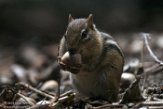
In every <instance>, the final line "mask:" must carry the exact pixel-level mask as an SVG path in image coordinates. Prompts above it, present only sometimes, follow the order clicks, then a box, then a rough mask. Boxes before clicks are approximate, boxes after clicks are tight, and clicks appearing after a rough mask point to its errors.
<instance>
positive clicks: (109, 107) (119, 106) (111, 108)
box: [88, 104, 124, 109]
mask: <svg viewBox="0 0 163 109" xmlns="http://www.w3.org/2000/svg"><path fill="white" fill-rule="evenodd" d="M123 106H124V105H123V104H106V105H102V106H98V107H88V109H116V108H117V109H122V107H123Z"/></svg>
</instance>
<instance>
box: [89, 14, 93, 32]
mask: <svg viewBox="0 0 163 109" xmlns="http://www.w3.org/2000/svg"><path fill="white" fill-rule="evenodd" d="M87 24H88V27H89V28H91V29H94V26H93V15H92V14H89V16H88V18H87Z"/></svg>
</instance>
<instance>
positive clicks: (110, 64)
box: [59, 14, 124, 102]
mask: <svg viewBox="0 0 163 109" xmlns="http://www.w3.org/2000/svg"><path fill="white" fill-rule="evenodd" d="M59 63H60V65H61V67H62V68H63V69H64V70H68V71H70V72H71V80H72V83H73V85H74V87H75V88H76V89H77V91H78V92H79V93H80V94H82V95H84V96H86V97H89V98H90V99H95V100H97V99H102V100H107V101H109V102H115V101H117V97H118V93H119V86H120V79H121V74H122V72H123V65H124V57H123V53H122V51H121V48H120V47H119V46H118V44H117V43H116V41H115V40H114V39H113V38H112V37H111V36H110V35H108V34H107V33H103V32H100V31H99V30H98V29H97V28H96V26H95V24H94V23H93V16H92V14H90V15H89V16H88V17H87V18H78V19H74V18H73V17H72V16H71V15H69V23H68V27H67V30H66V32H65V34H64V36H63V38H62V39H61V42H60V46H59Z"/></svg>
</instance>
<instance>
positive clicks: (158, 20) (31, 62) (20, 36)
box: [0, 0, 163, 84]
mask: <svg viewBox="0 0 163 109" xmlns="http://www.w3.org/2000/svg"><path fill="white" fill-rule="evenodd" d="M69 13H71V14H72V16H73V17H74V18H79V17H87V16H88V15H89V14H90V13H92V14H93V16H94V22H95V24H96V26H97V28H98V29H99V30H102V31H104V32H107V33H110V34H111V35H113V36H114V37H115V39H116V40H117V42H118V43H119V44H120V46H121V48H122V50H123V52H124V55H125V60H126V62H128V61H129V60H132V59H135V58H137V59H138V60H140V59H141V53H142V51H143V38H142V37H141V35H140V34H139V33H140V32H149V33H152V34H151V36H152V40H150V44H151V47H152V49H153V50H154V52H155V53H156V54H157V56H158V57H159V58H160V59H163V56H162V52H161V51H162V50H163V35H162V32H163V22H162V19H163V1H161V0H155V1H154V0H82V1H79V0H0V83H14V82H13V80H14V81H15V82H18V81H25V82H29V83H32V84H37V83H39V82H40V81H42V82H43V81H45V80H49V79H55V80H57V79H58V78H59V77H58V76H56V75H58V74H59V68H58V65H57V62H56V59H57V54H58V51H57V50H58V44H59V41H60V39H61V37H62V35H63V34H64V33H65V30H66V27H67V24H68V15H69ZM156 36H158V37H156ZM126 48H127V49H126ZM147 54H149V53H148V52H147ZM144 57H145V58H147V59H146V60H145V61H153V60H152V59H151V57H150V56H149V55H147V56H144ZM148 57H149V58H148ZM54 62H55V64H54V65H53V63H54ZM15 65H16V67H15ZM51 67H52V68H51ZM31 69H32V71H31ZM48 69H51V70H48ZM22 72H26V73H22ZM29 72H32V73H29ZM33 72H34V73H33ZM36 72H37V73H36ZM47 72H49V76H47ZM53 72H55V73H53ZM35 73H36V74H35ZM40 73H41V74H43V75H42V76H41V77H40V78H37V77H38V75H39V76H40ZM33 74H35V75H36V76H33ZM51 74H52V75H51ZM15 75H16V77H17V79H15ZM26 75H29V76H28V77H27V76H26ZM31 75H32V76H31ZM13 78H14V79H13ZM156 79H157V78H156Z"/></svg>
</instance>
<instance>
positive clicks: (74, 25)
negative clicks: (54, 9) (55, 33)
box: [64, 14, 96, 54]
mask: <svg viewBox="0 0 163 109" xmlns="http://www.w3.org/2000/svg"><path fill="white" fill-rule="evenodd" d="M68 21H69V23H68V27H67V30H66V33H65V35H64V37H65V40H66V43H67V49H68V51H69V52H70V53H71V54H75V53H81V52H82V51H83V50H84V49H86V48H85V47H86V46H87V45H89V43H90V42H91V41H92V40H93V39H94V38H93V36H94V35H93V34H95V30H96V28H95V26H94V24H93V16H92V14H90V15H89V16H88V17H87V18H79V19H74V18H73V17H72V16H71V15H69V20H68ZM87 49H89V48H87Z"/></svg>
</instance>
